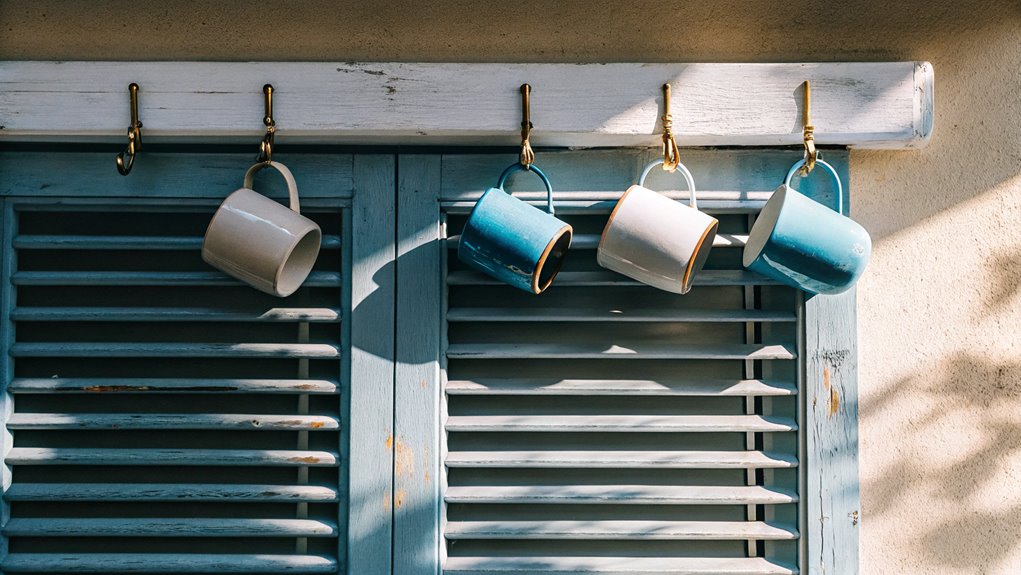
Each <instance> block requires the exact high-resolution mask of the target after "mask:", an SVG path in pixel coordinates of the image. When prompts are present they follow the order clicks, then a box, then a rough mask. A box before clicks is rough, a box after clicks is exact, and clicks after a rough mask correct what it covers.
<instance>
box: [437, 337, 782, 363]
mask: <svg viewBox="0 0 1021 575" xmlns="http://www.w3.org/2000/svg"><path fill="white" fill-rule="evenodd" d="M447 357H448V358H458V359H537V358H549V359H614V358H616V359H755V360H768V359H779V360H789V359H794V358H795V357H797V356H796V354H795V352H794V350H793V349H790V348H788V347H786V346H782V345H764V344H754V345H747V344H733V345H722V344H721V345H676V344H670V343H660V342H649V341H642V342H627V341H618V342H617V343H616V344H612V345H607V344H603V343H458V344H451V345H450V346H449V347H448V348H447Z"/></svg>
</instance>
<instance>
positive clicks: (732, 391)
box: [446, 379, 797, 397]
mask: <svg viewBox="0 0 1021 575" xmlns="http://www.w3.org/2000/svg"><path fill="white" fill-rule="evenodd" d="M446 391H447V394H448V395H628V396H634V395H678V396H708V397H717V396H719V397H728V396H755V395H766V396H768V395H795V394H796V393H797V387H796V386H795V385H794V384H793V383H787V382H779V381H762V380H742V381H734V380H690V381H689V380H683V379H676V380H656V381H653V380H644V379H564V380H560V381H546V380H532V379H476V380H453V381H448V382H447V385H446Z"/></svg>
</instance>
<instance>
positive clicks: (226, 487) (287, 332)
mask: <svg viewBox="0 0 1021 575" xmlns="http://www.w3.org/2000/svg"><path fill="white" fill-rule="evenodd" d="M309 203H310V204H313V203H314V202H309ZM214 207H215V205H214V204H208V203H203V202H201V201H194V202H193V203H192V204H182V203H179V202H178V201H175V202H174V204H173V207H156V206H153V205H151V204H149V205H143V204H137V205H133V204H131V203H120V204H118V205H115V206H110V205H93V204H89V205H86V204H83V205H74V204H68V203H53V204H46V203H22V204H18V205H16V207H15V212H14V213H15V214H16V221H17V230H16V232H15V235H14V237H13V248H14V250H15V252H14V253H15V254H16V260H15V262H16V268H15V269H14V270H13V275H12V277H11V281H12V282H13V284H14V285H15V286H16V290H17V299H16V302H15V307H14V308H13V310H12V311H11V318H12V319H13V320H14V321H15V326H16V329H15V334H16V337H15V341H14V345H13V346H12V349H11V354H12V355H13V356H14V358H15V366H14V369H15V373H14V379H13V380H12V381H11V382H10V384H9V386H8V389H9V392H10V393H12V394H13V395H14V397H15V411H14V413H13V415H12V416H11V417H10V418H9V420H8V428H9V429H10V430H11V431H12V432H13V434H14V447H13V449H12V450H11V451H10V452H9V454H8V457H7V465H9V466H13V469H14V474H13V484H12V485H11V486H10V488H9V490H8V491H7V499H8V501H9V502H10V504H11V519H10V521H9V522H8V524H7V526H6V530H5V535H6V536H7V537H9V549H10V555H9V556H8V557H7V559H6V561H5V563H4V565H3V568H4V571H5V572H8V573H18V572H47V573H60V572H103V573H117V572H131V573H139V572H161V573H186V572H187V573H207V572H208V573H225V572H230V573H266V572H288V573H323V572H335V571H336V569H337V559H336V556H337V550H338V546H340V545H342V544H341V543H340V541H343V540H344V537H343V535H342V534H341V533H340V530H341V529H342V528H343V526H342V525H338V522H337V518H338V517H341V516H343V513H342V512H340V509H343V507H344V502H343V501H342V497H341V495H339V492H340V489H341V487H340V486H341V485H342V484H343V483H342V482H339V477H338V473H339V470H340V463H339V456H338V451H337V449H338V446H339V445H340V435H341V434H342V430H343V429H344V424H343V422H342V421H341V420H340V414H339V408H340V401H339V398H338V395H339V393H340V389H341V385H340V381H339V378H340V374H341V364H340V361H341V354H342V350H343V349H345V348H346V347H345V346H346V342H344V341H342V339H343V337H342V333H343V331H342V330H341V329H340V322H341V318H342V316H344V315H345V314H344V311H343V310H342V309H341V307H342V304H341V301H342V298H341V284H342V269H341V262H342V261H343V258H342V257H341V250H342V249H343V246H342V242H341V238H342V237H343V236H342V233H343V230H342V229H341V223H342V221H343V218H342V210H340V209H337V208H333V209H318V210H314V209H310V210H308V211H309V215H310V216H311V217H313V218H314V219H316V220H317V221H318V223H319V224H320V226H322V228H323V232H324V234H325V238H324V242H323V248H322V252H321V254H320V257H319V261H318V263H317V264H316V268H315V271H314V272H313V274H312V276H311V278H310V280H309V281H308V282H307V284H306V286H305V287H303V288H301V289H300V290H299V291H298V292H297V293H295V294H294V295H293V296H291V297H289V298H286V299H276V298H273V297H271V296H267V295H263V294H261V293H259V292H257V291H255V290H253V289H250V288H248V287H245V286H241V285H240V284H239V283H237V282H235V281H233V280H231V279H229V278H227V277H225V276H223V275H221V274H220V273H218V272H215V271H212V270H211V269H210V268H209V267H208V266H206V265H205V264H204V263H203V262H202V260H201V258H200V257H199V248H200V246H201V240H202V234H203V232H204V229H205V226H206V224H207V223H208V221H209V217H210V214H211V213H212V210H213V208H214ZM8 253H10V252H8Z"/></svg>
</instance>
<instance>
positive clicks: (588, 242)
mask: <svg viewBox="0 0 1021 575" xmlns="http://www.w3.org/2000/svg"><path fill="white" fill-rule="evenodd" d="M515 195H516V194H515ZM543 201H544V200H543ZM599 239H600V236H599V235H598V234H574V236H573V237H571V249H572V250H594V249H596V248H598V247H599ZM460 241H461V236H460V234H458V235H454V236H450V237H449V238H447V239H446V244H447V249H449V250H456V249H457V244H458V242H460ZM747 241H748V235H747V234H716V236H715V237H714V238H713V247H714V248H743V247H744V245H745V242H747Z"/></svg>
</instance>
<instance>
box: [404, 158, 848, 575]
mask: <svg viewBox="0 0 1021 575" xmlns="http://www.w3.org/2000/svg"><path fill="white" fill-rule="evenodd" d="M650 157H651V156H650V155H649V154H645V153H640V152H634V151H620V150H616V151H605V152H564V153H546V154H540V158H539V160H538V163H539V164H540V165H541V166H542V167H543V168H544V170H545V171H546V173H547V174H549V175H550V176H551V178H552V180H553V184H554V189H555V190H556V191H557V198H558V201H557V214H558V215H559V216H561V217H563V218H564V219H566V220H567V221H568V222H570V223H571V224H572V225H573V226H574V228H575V234H576V235H575V239H574V243H573V244H572V248H571V253H570V254H569V256H568V259H567V263H566V265H565V267H564V269H563V270H562V271H561V273H560V275H559V276H558V277H557V279H556V280H555V282H554V286H553V287H552V288H550V289H549V290H548V291H547V292H545V293H543V294H542V295H539V296H533V295H530V294H527V293H524V292H519V291H517V290H515V289H513V288H509V287H506V286H503V285H501V284H499V283H498V282H496V281H494V280H491V279H490V278H488V277H487V276H484V275H481V274H479V273H476V272H474V271H471V270H468V269H466V268H465V267H464V266H463V265H462V264H461V263H460V262H459V261H458V260H457V257H456V242H457V235H458V233H459V231H460V229H461V227H462V226H463V224H464V221H465V219H466V217H467V214H468V212H469V211H470V209H471V206H472V205H473V202H474V200H475V199H477V197H478V196H479V194H480V193H481V192H482V190H484V189H485V188H487V187H489V186H491V185H492V183H493V180H494V178H495V177H496V175H497V174H499V172H500V170H501V169H502V168H503V167H504V165H505V164H507V163H510V162H512V161H513V159H512V158H511V157H509V156H506V157H505V156H481V155H445V156H443V157H442V160H441V161H435V162H433V163H432V164H430V162H428V161H425V160H422V159H416V158H415V157H414V156H409V157H408V158H409V160H412V159H413V161H414V168H413V169H414V170H415V175H410V174H406V173H405V172H404V171H403V170H402V181H404V180H405V178H406V179H407V180H408V183H407V186H406V187H407V189H404V188H402V193H415V194H419V195H422V196H424V198H423V199H418V200H412V203H417V205H418V206H419V209H420V210H428V209H430V208H431V210H432V212H431V213H432V214H434V215H433V218H434V219H439V220H440V221H441V222H442V225H441V226H440V227H438V228H437V227H435V226H434V227H430V226H429V222H428V218H422V217H421V216H410V218H405V216H404V212H403V211H402V212H401V213H399V214H398V216H399V224H398V230H399V233H400V235H401V236H402V241H404V242H405V244H406V245H405V246H404V247H401V246H399V247H398V251H399V253H407V254H408V255H409V257H410V258H412V259H411V262H414V263H413V264H411V266H412V267H413V272H411V274H410V276H405V274H404V269H405V268H404V267H403V265H402V262H403V261H404V260H402V259H401V258H399V259H398V276H399V289H398V295H399V298H398V299H399V301H400V300H401V298H400V294H401V293H402V291H403V290H405V289H407V288H409V287H410V286H413V285H414V286H424V287H422V288H421V289H423V290H425V291H426V292H427V294H428V292H430V290H431V289H432V287H431V286H430V285H429V284H428V283H424V284H423V282H426V281H427V279H425V278H423V277H422V276H423V273H425V272H427V271H432V272H433V273H438V274H441V275H442V277H443V278H444V281H443V286H444V287H443V289H444V293H445V297H444V298H443V299H442V300H441V301H442V304H440V305H438V306H432V305H431V304H430V303H429V301H430V299H432V296H431V295H425V296H418V295H410V296H408V298H409V302H408V308H412V307H413V308H414V309H415V313H418V314H425V315H427V316H431V317H435V318H436V319H437V323H436V326H437V329H438V330H439V337H438V338H437V339H440V341H438V342H435V343H434V342H432V341H431V339H430V338H431V335H430V333H429V330H427V329H423V328H422V327H421V325H412V324H411V323H410V322H409V329H412V330H414V331H412V332H411V333H410V334H409V336H408V337H407V338H406V340H407V341H406V346H407V350H402V348H401V344H400V342H401V341H403V340H401V339H400V336H399V344H398V349H397V358H398V372H400V370H401V365H402V363H401V359H402V357H404V356H407V357H408V359H409V361H408V362H407V363H409V364H412V365H413V364H414V361H410V360H412V359H417V360H419V361H421V360H422V359H423V358H424V357H427V355H428V354H427V353H426V352H425V350H427V349H428V346H429V345H436V346H437V347H439V348H440V349H441V350H442V357H440V358H439V359H438V361H439V362H440V363H441V365H442V367H443V369H442V372H441V373H440V374H439V375H438V376H437V377H436V378H435V380H431V379H428V376H429V374H428V373H425V374H424V375H423V377H425V378H426V379H422V386H421V387H422V388H423V389H425V388H426V385H425V384H426V382H427V381H430V382H433V381H434V385H435V386H436V387H435V388H432V389H433V391H437V392H438V393H437V395H436V397H437V398H438V400H439V406H438V407H437V409H438V410H439V422H435V420H431V421H432V422H434V423H431V424H432V425H434V426H438V427H437V430H436V432H434V433H433V434H432V436H431V438H432V440H433V441H434V442H435V444H436V447H437V448H438V449H440V451H441V452H442V453H443V455H442V456H441V457H442V459H441V461H442V474H441V475H442V476H441V483H440V488H439V497H440V498H441V499H442V506H441V509H440V510H439V515H440V517H439V520H438V521H436V520H434V521H433V522H432V523H430V518H429V517H428V516H425V515H422V514H420V513H418V514H416V511H414V510H417V509H428V508H429V505H428V502H429V496H430V488H429V487H423V485H425V483H424V482H423V478H422V477H420V476H418V475H416V476H415V477H413V478H409V479H408V480H407V481H405V482H404V483H402V482H401V479H400V477H399V476H398V479H397V485H396V486H395V488H396V489H398V490H401V489H403V488H408V489H410V490H411V491H412V493H413V494H414V495H415V496H416V498H412V500H411V501H410V502H409V503H410V506H411V507H412V509H413V510H412V511H409V512H408V516H409V517H410V518H411V519H412V525H413V527H410V528H409V530H408V532H407V533H406V536H407V537H408V538H409V539H413V533H412V532H411V529H414V530H416V532H417V533H419V534H424V533H426V532H427V531H428V530H429V529H430V528H433V529H434V531H433V533H438V534H439V536H438V537H437V539H439V545H440V547H439V549H438V552H437V553H438V554H439V555H440V556H441V559H440V560H441V561H442V562H443V571H444V572H445V573H452V574H453V573H456V574H459V575H481V574H483V573H485V574H508V575H509V574H516V575H525V574H528V575H532V574H535V575H538V574H540V573H542V574H545V573H635V574H638V573H641V574H652V573H657V574H659V573H662V574H666V573H671V574H676V573H699V574H702V573H715V574H727V573H756V574H791V573H796V572H798V570H799V566H800V565H802V564H803V560H802V556H803V553H804V548H803V546H802V543H803V540H802V534H803V533H804V519H803V518H804V508H802V506H801V501H802V499H801V494H802V492H803V486H804V481H803V479H802V474H801V471H803V470H801V469H799V465H800V464H801V463H802V461H803V448H802V444H803V437H804V436H803V430H802V428H801V423H802V421H803V409H804V404H803V399H802V398H800V397H799V389H800V385H801V384H802V378H803V377H804V375H803V369H804V355H805V354H804V350H803V349H802V347H803V345H804V341H803V340H804V338H803V335H802V334H803V329H804V322H803V312H804V301H803V298H802V296H801V294H800V293H799V292H797V291H796V290H793V289H790V288H787V287H784V286H780V285H776V284H775V283H773V282H771V281H769V280H767V279H766V278H763V277H761V276H757V275H755V274H752V273H750V272H746V271H744V270H743V269H742V267H741V249H740V248H741V247H743V244H744V240H745V236H746V235H747V233H748V230H749V229H750V226H751V224H752V223H753V221H754V217H755V215H756V214H757V212H758V211H759V210H760V209H761V207H762V205H763V204H764V202H765V200H766V199H767V197H768V194H769V193H770V192H771V191H772V189H773V188H774V187H775V186H776V185H777V184H778V183H780V182H781V181H782V178H783V176H784V174H785V173H786V169H787V167H789V163H791V162H793V160H794V159H796V153H791V152H778V151H762V152H754V151H751V152H749V151H744V152H736V151H735V152H724V151H711V152H710V151H688V152H686V155H685V157H684V160H685V161H686V162H687V163H688V165H689V167H691V168H692V171H693V172H694V173H695V176H696V182H697V183H699V185H700V189H702V190H704V191H703V192H702V194H701V195H700V198H699V205H700V206H701V207H702V208H703V209H706V210H707V211H710V212H711V213H714V214H715V215H716V216H717V217H718V218H719V219H720V221H721V226H720V235H719V237H718V239H717V241H716V247H715V249H714V251H713V253H712V255H711V257H710V259H709V261H708V264H707V266H706V269H705V270H704V271H703V272H702V273H701V274H700V276H699V278H698V280H697V287H696V288H695V289H694V290H693V291H692V292H691V293H690V294H688V295H684V296H679V295H675V294H669V293H665V292H661V291H658V290H655V289H653V288H649V287H646V286H642V285H640V284H638V283H636V282H633V281H631V280H629V279H628V278H626V277H624V276H620V275H617V274H614V273H612V272H609V271H606V270H603V269H601V268H599V267H598V266H597V264H596V262H595V248H596V246H597V244H598V239H599V234H600V232H601V230H602V227H603V225H604V224H605V221H606V218H607V215H608V214H609V211H610V210H611V209H612V207H613V205H614V203H615V201H616V199H617V198H618V197H619V195H620V194H621V192H622V191H623V190H624V189H626V187H627V186H628V185H630V183H632V180H633V178H634V177H635V175H636V174H637V173H638V172H639V170H640V168H641V166H642V165H643V164H644V162H645V161H646V160H647V159H649V158H650ZM828 158H829V159H831V160H833V161H835V162H836V163H837V164H838V165H840V166H841V168H842V169H845V168H843V166H844V162H845V161H846V156H845V155H844V154H839V153H834V154H833V155H830V156H828ZM403 162H404V157H402V164H401V165H402V166H404V165H405V164H404V163H403ZM416 177H417V178H418V181H415V178H416ZM670 178H671V176H668V175H663V176H655V177H653V178H651V179H650V182H649V185H650V186H651V187H654V188H657V189H661V190H676V189H677V188H678V187H682V186H683V185H682V186H678V185H677V182H676V181H673V180H671V179H670ZM805 186H806V188H811V187H812V184H811V183H807V184H805ZM509 188H510V189H512V190H518V191H520V192H521V193H519V194H518V195H519V196H520V197H523V198H529V199H533V200H536V201H537V203H540V202H541V200H542V197H543V195H544V194H543V193H537V192H538V190H539V189H540V188H539V186H538V180H535V181H532V180H531V179H530V178H529V176H528V175H527V174H519V175H518V176H516V177H515V178H514V181H513V182H512V183H511V185H510V186H509ZM820 188H821V189H822V191H823V192H824V193H823V196H825V191H826V190H825V188H826V184H822V185H821V186H820ZM668 194H669V195H671V196H672V197H678V198H682V197H686V193H685V192H683V191H681V192H676V191H674V192H668ZM435 244H440V245H442V246H443V247H444V248H445V249H443V250H432V249H425V248H431V246H433V245H435ZM416 248H418V249H416ZM434 252H435V255H434V256H433V255H432V254H433V253H434ZM441 252H443V253H442V255H441ZM444 256H445V257H444ZM422 257H434V258H435V263H433V264H432V265H429V264H427V263H422V262H421V261H420V260H421V258H422ZM432 314H435V315H432ZM402 317H403V313H402V311H401V307H400V305H399V306H398V325H399V326H400V325H401V321H402V320H401V318H402ZM417 323H420V322H417ZM399 332H400V330H399ZM423 334H424V335H423ZM422 341H425V342H426V343H416V342H422ZM408 369H413V367H412V366H409V367H408ZM400 386H401V381H400V378H399V379H398V394H399V395H400V393H401V390H400ZM412 388H416V386H411V385H408V390H407V391H406V392H405V393H407V394H409V397H410V396H411V395H412V394H417V395H416V397H417V396H419V395H420V396H422V397H425V398H428V392H427V391H423V392H419V391H417V389H415V390H414V391H412ZM431 401H432V400H429V399H426V400H425V401H424V403H422V402H420V403H418V404H416V405H417V406H418V408H419V409H420V410H422V409H424V408H425V407H428V406H429V405H430V402H431ZM396 424H397V428H398V432H399V433H400V431H401V430H402V428H403V429H406V430H408V433H407V434H408V435H409V436H411V437H413V438H418V437H420V436H421V434H422V433H425V432H424V431H423V430H424V429H427V427H428V426H429V425H430V420H429V418H428V415H421V416H420V417H419V418H418V419H417V420H416V421H415V422H408V421H405V420H402V419H401V418H398V420H397V421H396ZM426 435H428V433H426ZM429 448H430V440H429V439H425V440H422V441H421V443H419V444H416V445H415V453H421V452H422V451H425V452H428V451H429ZM395 529H396V532H397V533H401V532H402V530H403V529H404V527H403V526H402V525H401V523H400V520H398V521H397V522H396V523H395ZM412 551H414V552H415V553H417V554H418V556H419V557H427V556H429V554H430V553H432V551H430V550H428V549H426V548H424V547H423V548H413V549H412ZM406 567H407V569H406V570H405V571H400V572H402V573H428V572H430V570H429V567H428V564H427V562H426V561H424V560H418V561H415V560H409V561H407V562H406Z"/></svg>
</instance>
